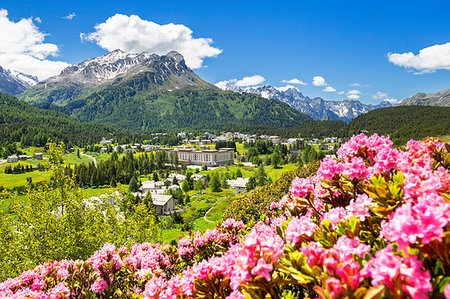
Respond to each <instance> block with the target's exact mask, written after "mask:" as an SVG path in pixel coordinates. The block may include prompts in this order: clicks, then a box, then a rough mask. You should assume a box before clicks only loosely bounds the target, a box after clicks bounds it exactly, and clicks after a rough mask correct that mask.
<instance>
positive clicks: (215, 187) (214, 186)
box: [209, 173, 222, 192]
mask: <svg viewBox="0 0 450 299" xmlns="http://www.w3.org/2000/svg"><path fill="white" fill-rule="evenodd" d="M220 186H221V184H220V179H219V175H218V174H217V173H214V174H213V176H212V177H211V180H210V181H209V188H211V191H212V192H220V191H222V190H221V189H220Z"/></svg>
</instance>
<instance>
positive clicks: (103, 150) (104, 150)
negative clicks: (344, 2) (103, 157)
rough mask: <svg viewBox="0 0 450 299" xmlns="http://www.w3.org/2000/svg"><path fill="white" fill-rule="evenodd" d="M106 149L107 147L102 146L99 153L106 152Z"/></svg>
mask: <svg viewBox="0 0 450 299" xmlns="http://www.w3.org/2000/svg"><path fill="white" fill-rule="evenodd" d="M107 151H108V148H106V147H102V148H101V149H100V153H101V154H103V153H106V152H107Z"/></svg>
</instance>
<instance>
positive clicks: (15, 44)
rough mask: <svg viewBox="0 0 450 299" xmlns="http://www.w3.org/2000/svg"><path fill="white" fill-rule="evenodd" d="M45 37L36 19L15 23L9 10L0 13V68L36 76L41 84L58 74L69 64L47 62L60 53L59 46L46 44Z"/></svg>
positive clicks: (2, 10)
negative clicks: (10, 17) (10, 16)
mask: <svg viewBox="0 0 450 299" xmlns="http://www.w3.org/2000/svg"><path fill="white" fill-rule="evenodd" d="M46 35H47V34H45V33H43V32H41V31H39V28H38V27H36V25H35V24H34V23H33V18H28V19H21V20H20V21H18V22H14V21H11V20H10V19H9V18H8V11H7V10H6V9H0V66H2V67H4V68H6V69H13V70H17V71H20V72H23V73H26V74H30V75H34V76H37V77H38V78H39V80H43V79H45V78H48V77H50V76H54V75H57V74H59V73H60V72H61V70H63V69H64V68H66V67H67V66H69V64H68V63H66V62H63V61H52V60H48V59H46V58H48V57H49V56H50V57H55V56H57V55H58V52H59V49H58V46H57V45H55V44H51V43H44V39H45V37H46Z"/></svg>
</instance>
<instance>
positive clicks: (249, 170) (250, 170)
mask: <svg viewBox="0 0 450 299" xmlns="http://www.w3.org/2000/svg"><path fill="white" fill-rule="evenodd" d="M297 167H298V165H296V164H286V165H280V166H279V167H278V168H273V166H272V165H269V166H264V170H265V171H266V173H267V175H268V176H269V177H270V178H271V179H272V181H275V180H276V179H278V178H279V177H280V176H281V174H283V173H285V172H288V171H292V170H295V169H297ZM238 169H240V170H241V173H242V175H243V176H244V177H245V178H248V177H251V176H253V174H254V173H255V171H256V170H257V168H255V167H247V166H243V167H239V166H237V165H231V166H229V167H228V170H227V168H225V167H217V168H210V169H208V170H203V171H200V174H203V175H207V174H209V175H210V176H211V175H212V174H213V173H214V172H215V171H218V172H220V173H222V172H227V171H228V172H229V173H230V174H231V173H233V174H234V173H236V171H237V170H238Z"/></svg>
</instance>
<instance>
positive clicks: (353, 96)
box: [347, 89, 361, 100]
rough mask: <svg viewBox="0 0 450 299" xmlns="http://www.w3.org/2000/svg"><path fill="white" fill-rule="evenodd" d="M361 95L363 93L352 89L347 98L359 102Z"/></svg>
mask: <svg viewBox="0 0 450 299" xmlns="http://www.w3.org/2000/svg"><path fill="white" fill-rule="evenodd" d="M360 94H361V92H360V91H359V90H357V89H352V90H349V91H347V98H348V99H351V100H357V99H359V98H360V96H359V95H360Z"/></svg>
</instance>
